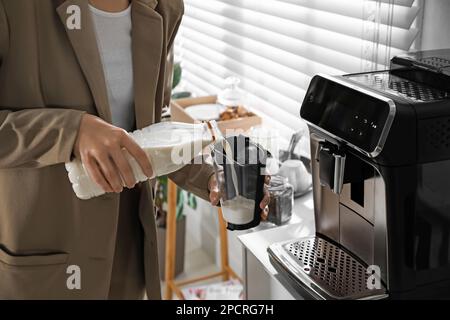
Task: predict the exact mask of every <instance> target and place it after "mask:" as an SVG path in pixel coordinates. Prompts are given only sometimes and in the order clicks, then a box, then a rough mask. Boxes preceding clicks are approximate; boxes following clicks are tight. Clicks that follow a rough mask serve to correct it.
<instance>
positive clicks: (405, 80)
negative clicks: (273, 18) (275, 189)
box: [268, 50, 450, 299]
mask: <svg viewBox="0 0 450 320" xmlns="http://www.w3.org/2000/svg"><path fill="white" fill-rule="evenodd" d="M300 114H301V117H302V118H303V119H304V120H305V121H306V122H307V123H308V127H309V131H310V142H311V167H312V168H311V169H312V176H313V196H314V211H315V227H316V234H315V236H314V237H310V238H302V239H294V240H292V241H289V242H285V243H277V244H274V245H272V246H270V247H269V248H268V252H269V256H270V258H271V262H272V264H273V265H274V266H275V267H276V269H277V270H278V271H279V272H280V274H281V275H284V276H286V277H287V278H288V279H289V281H290V283H291V284H293V285H294V286H295V287H296V288H297V289H298V290H300V291H301V292H302V293H303V294H304V295H305V297H307V298H313V299H381V298H391V299H408V298H449V297H450V50H434V51H423V52H416V53H409V54H406V55H404V56H398V57H395V58H393V59H392V60H391V66H390V69H389V70H386V71H378V72H368V73H359V74H350V75H344V76H326V75H318V76H315V77H314V78H313V79H312V81H311V83H310V86H309V89H308V91H307V93H306V96H305V99H304V102H303V105H302V107H301V111H300Z"/></svg>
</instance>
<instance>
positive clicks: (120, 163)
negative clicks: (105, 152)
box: [111, 149, 136, 189]
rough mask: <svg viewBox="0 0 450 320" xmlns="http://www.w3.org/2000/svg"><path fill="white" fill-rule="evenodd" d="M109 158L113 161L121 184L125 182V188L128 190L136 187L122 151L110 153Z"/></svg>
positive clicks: (129, 166)
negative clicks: (121, 181)
mask: <svg viewBox="0 0 450 320" xmlns="http://www.w3.org/2000/svg"><path fill="white" fill-rule="evenodd" d="M111 158H112V160H113V161H114V164H115V165H116V167H117V170H118V171H119V173H120V176H121V177H122V180H123V182H125V186H126V187H128V188H130V189H131V188H133V187H134V186H135V185H136V178H135V176H134V173H133V169H132V168H131V165H130V163H129V162H128V159H127V158H126V157H125V155H124V151H123V150H121V149H116V150H114V151H113V152H111Z"/></svg>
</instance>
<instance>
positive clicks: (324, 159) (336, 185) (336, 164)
mask: <svg viewBox="0 0 450 320" xmlns="http://www.w3.org/2000/svg"><path fill="white" fill-rule="evenodd" d="M345 159H346V156H345V153H343V152H341V151H339V150H338V149H337V148H336V147H334V146H330V145H328V144H326V143H323V144H321V146H320V148H319V149H318V154H317V157H316V161H318V162H319V163H320V172H319V175H320V184H321V185H322V186H324V187H328V188H330V189H331V190H332V191H333V192H334V193H336V194H340V193H341V192H342V186H343V184H344V171H345Z"/></svg>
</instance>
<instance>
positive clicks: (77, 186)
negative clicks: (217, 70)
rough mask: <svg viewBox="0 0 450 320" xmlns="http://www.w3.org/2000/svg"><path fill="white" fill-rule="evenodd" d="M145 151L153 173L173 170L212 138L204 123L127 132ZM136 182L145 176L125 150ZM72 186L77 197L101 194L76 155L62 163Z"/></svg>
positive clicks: (180, 166) (190, 157) (145, 178)
mask: <svg viewBox="0 0 450 320" xmlns="http://www.w3.org/2000/svg"><path fill="white" fill-rule="evenodd" d="M130 135H131V137H132V138H133V139H134V140H135V141H136V142H137V144H138V145H139V146H140V147H141V148H142V149H143V150H144V151H145V153H146V154H147V156H148V158H149V160H150V163H151V165H152V168H153V177H150V179H152V178H155V177H159V176H164V175H167V174H169V173H172V172H175V171H177V170H179V169H181V168H182V167H184V166H185V165H186V164H189V163H190V162H191V161H192V159H194V158H195V157H196V156H197V155H199V154H200V153H201V152H202V150H203V148H205V147H206V146H207V145H209V144H211V143H212V141H213V136H212V133H211V131H210V129H209V127H208V124H206V123H202V124H188V123H178V122H161V123H157V124H154V125H151V126H149V127H146V128H143V129H141V130H137V131H135V132H133V133H130ZM126 157H127V158H128V161H129V162H130V165H131V168H132V170H133V173H134V176H135V178H136V182H143V181H146V180H148V179H149V177H147V176H146V175H145V174H144V173H143V172H142V170H141V167H140V166H139V164H138V163H137V161H136V160H135V159H134V158H133V157H132V156H131V155H129V154H128V153H127V154H126ZM66 169H67V172H68V175H69V180H70V182H71V183H72V188H73V190H74V192H75V194H76V195H77V197H78V198H80V199H83V200H87V199H91V198H94V197H97V196H100V195H102V194H104V193H105V192H104V191H103V189H102V188H101V187H100V186H99V185H97V184H96V183H95V182H94V181H93V180H91V178H90V177H89V175H88V173H87V171H86V170H85V167H84V165H83V164H82V163H81V161H80V160H79V159H75V160H73V161H72V162H69V163H66Z"/></svg>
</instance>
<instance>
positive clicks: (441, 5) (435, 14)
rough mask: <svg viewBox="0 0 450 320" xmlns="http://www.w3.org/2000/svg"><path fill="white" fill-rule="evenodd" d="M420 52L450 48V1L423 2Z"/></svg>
mask: <svg viewBox="0 0 450 320" xmlns="http://www.w3.org/2000/svg"><path fill="white" fill-rule="evenodd" d="M424 2H425V7H424V12H423V29H422V30H423V31H422V43H421V49H422V50H431V49H443V48H450V1H449V0H424Z"/></svg>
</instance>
